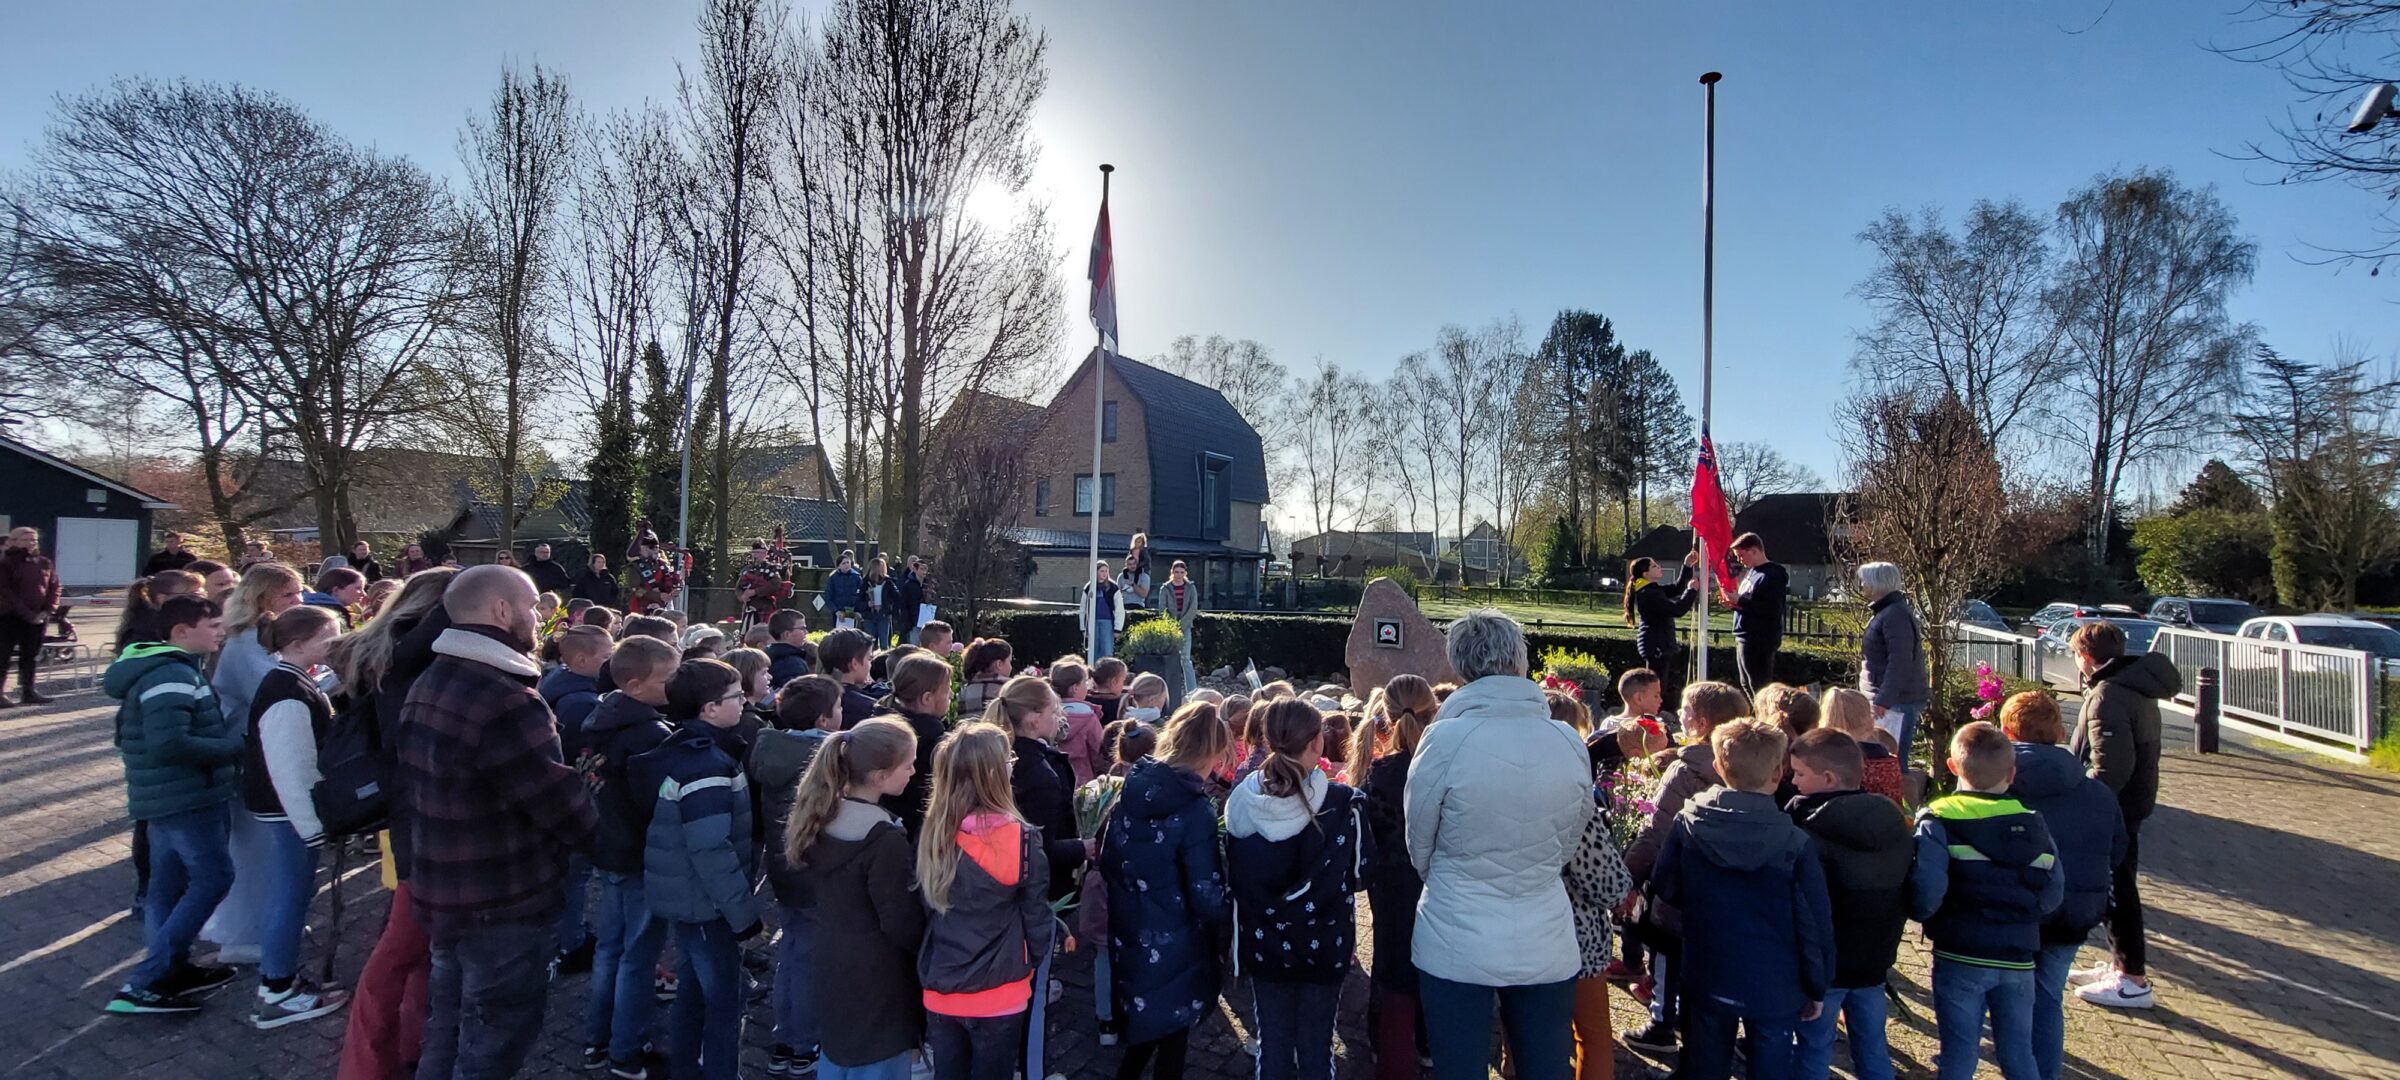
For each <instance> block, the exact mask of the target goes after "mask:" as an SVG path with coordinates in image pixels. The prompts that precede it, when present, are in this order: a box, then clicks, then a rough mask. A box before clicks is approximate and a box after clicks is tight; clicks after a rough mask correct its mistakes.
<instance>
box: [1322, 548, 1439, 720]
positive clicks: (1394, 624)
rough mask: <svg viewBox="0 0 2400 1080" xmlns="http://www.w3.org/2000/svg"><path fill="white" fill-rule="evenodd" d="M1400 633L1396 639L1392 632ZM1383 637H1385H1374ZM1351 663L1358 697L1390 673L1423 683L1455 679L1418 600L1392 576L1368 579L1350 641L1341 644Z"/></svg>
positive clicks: (1436, 630) (1386, 679) (1435, 630)
mask: <svg viewBox="0 0 2400 1080" xmlns="http://www.w3.org/2000/svg"><path fill="white" fill-rule="evenodd" d="M1395 632H1396V633H1397V634H1398V636H1399V639H1400V640H1399V642H1398V643H1397V644H1394V643H1393V642H1391V641H1390V640H1389V638H1390V636H1391V635H1392V634H1393V633H1395ZM1379 636H1381V637H1382V638H1383V639H1384V640H1381V641H1379V640H1377V639H1378V637H1379ZM1342 658H1343V659H1344V660H1345V661H1347V662H1348V663H1349V665H1350V686H1351V687H1352V688H1353V690H1354V691H1355V692H1357V693H1358V694H1359V696H1360V697H1365V696H1366V695H1367V694H1368V693H1369V692H1371V691H1373V690H1374V689H1376V688H1377V687H1380V686H1382V685H1383V684H1385V683H1387V682H1390V681H1391V680H1392V676H1394V675H1421V676H1424V678H1425V681H1426V682H1432V683H1440V682H1457V681H1458V672H1457V671H1455V670H1453V669H1452V668H1451V667H1450V656H1449V653H1448V652H1447V650H1446V649H1445V648H1444V643H1443V641H1442V628H1441V627H1439V626H1436V625H1434V623H1433V620H1432V619H1428V618H1426V617H1425V612H1423V611H1422V610H1420V609H1418V607H1417V601H1416V599H1415V598H1414V597H1411V596H1410V595H1408V590H1406V589H1403V588H1401V587H1400V586H1399V585H1398V584H1397V583H1395V582H1393V581H1392V579H1390V578H1376V579H1375V580H1373V581H1370V582H1368V583H1367V587H1366V590H1365V591H1364V592H1362V593H1361V594H1360V595H1359V598H1358V618H1357V619H1355V620H1352V621H1351V623H1350V641H1349V643H1348V644H1347V645H1345V646H1344V647H1343V649H1342Z"/></svg>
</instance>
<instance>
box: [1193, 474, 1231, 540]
mask: <svg viewBox="0 0 2400 1080" xmlns="http://www.w3.org/2000/svg"><path fill="white" fill-rule="evenodd" d="M1232 470H1233V459H1232V458H1229V457H1226V456H1225V455H1223V454H1210V453H1202V454H1201V455H1200V504H1199V506H1198V507H1197V510H1198V513H1199V517H1200V520H1199V525H1200V536H1201V538H1202V539H1205V540H1223V539H1225V538H1226V534H1227V532H1228V531H1229V530H1230V529H1231V525H1230V523H1229V520H1228V519H1230V518H1231V517H1232V516H1233V505H1232V498H1231V495H1232V491H1233V488H1232V485H1231V484H1229V483H1228V482H1227V481H1228V478H1229V475H1230V473H1231V472H1232Z"/></svg>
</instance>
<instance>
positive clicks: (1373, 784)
mask: <svg viewBox="0 0 2400 1080" xmlns="http://www.w3.org/2000/svg"><path fill="white" fill-rule="evenodd" d="M1379 693H1381V694H1382V697H1381V699H1380V701H1381V703H1382V706H1383V711H1382V714H1381V715H1380V716H1379V717H1378V718H1377V719H1376V721H1375V722H1374V723H1373V724H1371V725H1367V726H1363V727H1361V728H1359V731H1358V745H1359V747H1360V751H1359V752H1354V753H1352V754H1351V755H1350V777H1351V779H1353V780H1355V781H1357V782H1358V793H1359V796H1360V797H1361V798H1362V799H1364V800H1365V801H1366V817H1367V828H1368V836H1369V839H1370V840H1372V841H1373V842H1372V843H1371V844H1369V845H1368V847H1369V851H1370V853H1369V858H1368V860H1367V906H1368V907H1370V908H1372V909H1373V910H1374V913H1375V915H1376V916H1377V918H1376V919H1375V944H1374V946H1373V952H1372V953H1371V954H1370V955H1369V957H1368V974H1369V975H1371V976H1372V977H1373V980H1374V981H1373V984H1372V986H1373V991H1374V998H1373V1001H1374V1003H1375V1006H1376V1008H1375V1009H1374V1014H1375V1023H1374V1027H1375V1032H1374V1038H1375V1061H1376V1080H1417V965H1416V962H1415V960H1413V959H1412V958H1411V957H1410V951H1411V950H1412V949H1413V948H1414V947H1415V943H1416V942H1415V938H1416V924H1417V898H1418V897H1419V896H1422V895H1423V894H1424V892H1425V880H1424V879H1423V878H1420V877H1418V876H1417V868H1416V866H1415V865H1414V864H1412V863H1410V862H1409V861H1408V813H1407V806H1408V765H1409V762H1411V761H1414V760H1416V754H1417V744H1418V743H1421V742H1423V741H1425V728H1426V725H1428V724H1431V723H1433V717H1434V714H1435V713H1437V712H1440V711H1441V707H1442V703H1441V701H1440V699H1439V698H1437V697H1435V696H1434V692H1433V684H1431V683H1429V682H1426V681H1425V679H1424V677H1423V676H1418V675H1399V676H1395V677H1393V679H1392V681H1390V682H1388V683H1385V684H1384V685H1383V687H1382V688H1381V690H1380V691H1379Z"/></svg>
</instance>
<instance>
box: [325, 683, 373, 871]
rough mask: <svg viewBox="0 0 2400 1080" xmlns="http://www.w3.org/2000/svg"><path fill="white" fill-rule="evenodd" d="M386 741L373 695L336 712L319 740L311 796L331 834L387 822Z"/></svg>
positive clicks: (368, 828)
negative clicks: (377, 717) (379, 723)
mask: <svg viewBox="0 0 2400 1080" xmlns="http://www.w3.org/2000/svg"><path fill="white" fill-rule="evenodd" d="M382 743H383V740H382V737H381V734H380V732H379V731H378V730H377V725H376V722H375V709H374V706H373V699H372V698H354V699H352V700H351V702H350V703H349V705H348V706H347V707H346V708H343V709H341V710H339V711H337V712H335V713H334V714H333V721H332V722H331V723H330V724H328V725H326V728H325V738H324V739H323V740H321V741H320V742H318V743H317V775H318V777H319V779H318V780H317V787H316V790H315V791H314V792H313V793H312V797H313V799H314V801H315V802H316V804H317V820H318V821H319V822H321V823H323V825H324V826H325V835H327V836H329V837H330V836H356V835H359V834H362V833H370V832H374V831H375V830H377V829H381V828H383V827H384V824H385V821H386V820H387V818H388V817H389V813H390V804H391V798H390V795H389V786H388V785H387V784H386V783H385V767H386V766H385V760H384V754H383V745H382Z"/></svg>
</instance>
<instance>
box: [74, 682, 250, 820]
mask: <svg viewBox="0 0 2400 1080" xmlns="http://www.w3.org/2000/svg"><path fill="white" fill-rule="evenodd" d="M100 689H101V691H102V692H103V693H106V694H107V695H108V696H109V697H112V698H115V699H116V700H117V702H118V705H117V735H116V743H117V752H118V753H119V754H122V755H123V756H124V758H125V807H126V810H127V812H129V813H130V814H132V816H133V819H134V820H135V821H150V820H153V819H156V818H162V817H166V816H168V815H170V814H181V813H185V812H188V811H192V810H204V809H207V808H209V807H213V806H222V805H224V804H226V803H228V802H231V801H233V798H234V795H235V777H236V775H237V773H238V769H237V768H236V764H237V763H238V762H240V761H241V758H242V730H243V728H242V726H240V725H237V724H235V723H234V722H232V721H230V720H227V719H226V718H225V714H224V712H223V710H221V709H220V708H219V707H218V704H217V695H216V692H215V691H213V690H211V689H210V688H209V685H208V680H207V679H205V678H202V677H201V675H200V658H199V657H196V656H193V655H192V654H191V653H188V652H185V651H183V650H182V649H178V648H176V647H174V646H172V645H157V644H141V645H133V646H130V647H128V648H127V649H126V650H125V653H124V655H123V656H121V657H119V658H118V659H117V662H116V663H113V664H110V665H108V674H107V675H106V676H104V677H102V679H101V681H100Z"/></svg>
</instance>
